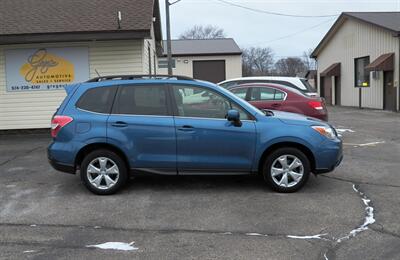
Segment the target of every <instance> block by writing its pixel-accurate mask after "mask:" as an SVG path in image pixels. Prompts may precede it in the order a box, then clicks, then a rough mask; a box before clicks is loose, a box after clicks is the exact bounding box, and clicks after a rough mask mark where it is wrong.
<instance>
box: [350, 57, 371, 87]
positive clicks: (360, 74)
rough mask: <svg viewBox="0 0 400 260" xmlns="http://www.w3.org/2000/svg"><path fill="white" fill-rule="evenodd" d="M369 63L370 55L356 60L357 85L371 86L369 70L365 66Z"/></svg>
mask: <svg viewBox="0 0 400 260" xmlns="http://www.w3.org/2000/svg"><path fill="white" fill-rule="evenodd" d="M368 64H369V56H368V57H362V58H357V59H355V60H354V65H355V67H354V73H355V75H354V76H355V87H369V71H367V70H366V69H365V67H366V66H367V65H368Z"/></svg>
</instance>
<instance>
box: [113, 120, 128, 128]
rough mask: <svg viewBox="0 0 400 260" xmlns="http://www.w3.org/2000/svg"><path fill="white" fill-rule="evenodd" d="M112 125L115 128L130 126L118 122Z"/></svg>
mask: <svg viewBox="0 0 400 260" xmlns="http://www.w3.org/2000/svg"><path fill="white" fill-rule="evenodd" d="M111 125H112V126H115V127H127V126H128V124H127V123H125V122H122V121H117V122H115V123H112V124H111Z"/></svg>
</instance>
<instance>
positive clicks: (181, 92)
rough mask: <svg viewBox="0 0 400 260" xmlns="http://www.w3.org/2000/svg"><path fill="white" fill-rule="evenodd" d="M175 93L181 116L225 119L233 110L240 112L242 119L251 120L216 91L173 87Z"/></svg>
mask: <svg viewBox="0 0 400 260" xmlns="http://www.w3.org/2000/svg"><path fill="white" fill-rule="evenodd" d="M173 91H174V96H175V100H176V103H177V108H178V115H179V116H184V117H201V118H225V116H226V114H227V112H228V110H230V109H232V108H233V109H236V110H238V111H239V113H240V118H241V119H249V117H248V115H247V114H246V112H244V111H243V109H241V108H239V106H237V105H235V104H232V102H231V101H230V100H229V99H227V98H225V97H223V96H221V95H219V94H217V93H215V92H214V91H211V90H207V89H203V88H199V87H192V86H173Z"/></svg>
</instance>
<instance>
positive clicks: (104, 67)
mask: <svg viewBox="0 0 400 260" xmlns="http://www.w3.org/2000/svg"><path fill="white" fill-rule="evenodd" d="M0 24H1V26H0V130H4V129H29V128H48V127H50V119H51V116H52V114H53V113H54V112H55V110H56V109H57V107H58V106H59V104H60V102H61V101H62V100H63V98H64V97H65V91H64V90H63V86H64V85H66V84H71V83H75V82H82V81H86V80H88V79H89V78H93V77H96V76H97V73H100V74H101V75H120V74H154V73H155V71H156V67H157V54H156V51H157V50H161V39H162V37H161V23H160V13H159V5H158V0H155V1H154V0H112V1H108V0H91V1H81V2H79V1H65V0H52V1H41V0H31V1H0ZM160 52H161V51H160Z"/></svg>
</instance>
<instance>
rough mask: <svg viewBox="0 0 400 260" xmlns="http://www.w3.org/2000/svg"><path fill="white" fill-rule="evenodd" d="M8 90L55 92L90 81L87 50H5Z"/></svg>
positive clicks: (81, 48)
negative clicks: (73, 84) (70, 85)
mask: <svg viewBox="0 0 400 260" xmlns="http://www.w3.org/2000/svg"><path fill="white" fill-rule="evenodd" d="M5 57H6V82H7V91H32V90H54V89H60V88H63V87H64V86H66V85H68V84H72V83H76V82H82V81H86V80H88V78H89V54H88V48H87V47H66V48H38V49H13V50H5Z"/></svg>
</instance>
